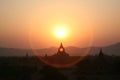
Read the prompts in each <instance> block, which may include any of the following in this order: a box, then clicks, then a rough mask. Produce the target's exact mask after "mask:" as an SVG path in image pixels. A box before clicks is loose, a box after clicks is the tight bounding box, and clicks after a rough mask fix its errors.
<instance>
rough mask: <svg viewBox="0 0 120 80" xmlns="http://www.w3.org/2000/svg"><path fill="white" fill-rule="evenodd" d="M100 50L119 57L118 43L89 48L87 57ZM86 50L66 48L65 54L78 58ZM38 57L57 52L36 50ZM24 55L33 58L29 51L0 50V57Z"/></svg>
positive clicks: (52, 48) (50, 49) (119, 46)
mask: <svg viewBox="0 0 120 80" xmlns="http://www.w3.org/2000/svg"><path fill="white" fill-rule="evenodd" d="M100 48H102V49H103V52H104V53H105V54H106V55H115V56H120V43H116V44H113V45H109V46H105V47H91V50H90V52H89V53H88V55H97V54H98V53H99V50H100ZM86 49H87V48H78V47H72V46H71V47H66V52H67V53H69V55H70V56H79V55H81V54H82V52H84V51H85V50H86ZM36 50H37V52H39V54H40V55H42V56H44V55H45V54H47V55H53V54H55V53H56V52H57V48H56V47H51V48H45V49H36ZM26 53H27V54H28V55H29V56H35V54H34V53H33V51H32V50H31V49H15V48H0V56H25V55H26Z"/></svg>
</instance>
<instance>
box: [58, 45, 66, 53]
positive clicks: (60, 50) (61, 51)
mask: <svg viewBox="0 0 120 80" xmlns="http://www.w3.org/2000/svg"><path fill="white" fill-rule="evenodd" d="M58 53H65V48H64V47H63V44H62V43H61V44H60V47H59V48H58Z"/></svg>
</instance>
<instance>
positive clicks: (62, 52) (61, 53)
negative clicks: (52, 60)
mask: <svg viewBox="0 0 120 80" xmlns="http://www.w3.org/2000/svg"><path fill="white" fill-rule="evenodd" d="M53 56H56V57H68V56H69V54H68V53H66V52H65V48H64V47H63V44H62V43H61V44H60V47H59V48H58V52H57V53H56V54H54V55H53Z"/></svg>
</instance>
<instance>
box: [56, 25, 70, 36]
mask: <svg viewBox="0 0 120 80" xmlns="http://www.w3.org/2000/svg"><path fill="white" fill-rule="evenodd" d="M54 32H55V33H54V34H55V36H56V37H57V38H65V37H67V34H68V29H67V26H66V25H61V24H59V25H56V26H55V31H54Z"/></svg>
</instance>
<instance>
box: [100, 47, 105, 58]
mask: <svg viewBox="0 0 120 80" xmlns="http://www.w3.org/2000/svg"><path fill="white" fill-rule="evenodd" d="M103 56H104V53H103V51H102V49H100V53H99V57H103Z"/></svg>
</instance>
